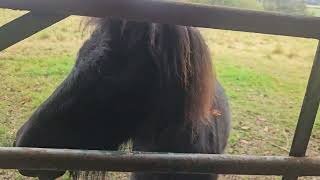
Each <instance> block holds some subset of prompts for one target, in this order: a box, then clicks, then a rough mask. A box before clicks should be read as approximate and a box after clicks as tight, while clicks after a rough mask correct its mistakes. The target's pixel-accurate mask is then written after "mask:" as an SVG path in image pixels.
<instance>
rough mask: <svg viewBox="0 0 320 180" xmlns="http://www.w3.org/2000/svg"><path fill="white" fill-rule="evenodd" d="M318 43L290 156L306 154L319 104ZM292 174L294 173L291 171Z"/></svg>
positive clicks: (290, 177)
mask: <svg viewBox="0 0 320 180" xmlns="http://www.w3.org/2000/svg"><path fill="white" fill-rule="evenodd" d="M319 77H320V43H318V49H317V52H316V56H315V60H314V63H313V66H312V70H311V74H310V78H309V82H308V86H307V90H306V95H305V97H304V100H303V104H302V108H301V112H300V116H299V120H298V124H297V127H296V131H295V134H294V138H293V142H292V146H291V150H290V156H295V157H303V156H305V154H306V151H307V148H308V144H309V140H310V136H311V133H312V129H313V125H314V122H315V119H316V116H317V112H318V108H319V103H320V78H319ZM292 172H294V171H292ZM297 178H298V176H292V175H291V176H285V177H283V180H293V179H297Z"/></svg>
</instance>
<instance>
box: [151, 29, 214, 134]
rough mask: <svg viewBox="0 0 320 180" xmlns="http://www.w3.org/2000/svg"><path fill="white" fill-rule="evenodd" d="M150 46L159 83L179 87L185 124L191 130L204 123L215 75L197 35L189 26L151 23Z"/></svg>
mask: <svg viewBox="0 0 320 180" xmlns="http://www.w3.org/2000/svg"><path fill="white" fill-rule="evenodd" d="M150 47H151V52H152V54H153V60H154V61H156V64H157V65H158V68H159V69H160V72H161V74H162V81H164V83H167V84H169V86H167V88H172V86H170V84H177V85H180V88H181V90H182V91H183V92H180V93H184V105H185V108H184V115H185V118H186V119H188V120H189V121H188V122H190V123H192V126H193V128H197V126H198V125H199V124H201V123H207V120H208V117H209V113H210V111H211V109H212V101H213V97H214V94H213V93H214V90H213V89H214V80H215V77H214V75H215V74H214V71H213V67H212V62H211V57H210V54H209V51H208V48H207V45H206V44H205V42H204V40H203V38H202V36H201V34H200V32H199V31H198V30H197V29H195V28H192V27H185V26H174V25H159V24H153V25H152V26H151V30H150ZM172 81H175V82H172ZM178 88H179V87H178ZM173 92H174V91H173Z"/></svg>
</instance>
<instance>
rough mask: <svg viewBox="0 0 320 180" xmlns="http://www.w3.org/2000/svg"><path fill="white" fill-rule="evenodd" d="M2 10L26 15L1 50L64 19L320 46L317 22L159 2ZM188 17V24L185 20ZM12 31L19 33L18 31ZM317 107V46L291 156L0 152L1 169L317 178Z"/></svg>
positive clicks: (41, 3)
mask: <svg viewBox="0 0 320 180" xmlns="http://www.w3.org/2000/svg"><path fill="white" fill-rule="evenodd" d="M0 8H9V9H16V10H28V11H30V12H29V13H27V14H25V15H23V16H21V17H19V18H17V19H15V20H13V21H11V22H9V23H8V24H6V25H4V26H2V27H0V51H1V50H4V49H6V48H7V47H9V46H11V45H13V44H15V43H17V42H19V41H21V40H23V39H25V38H27V37H29V36H31V35H33V34H35V33H37V32H38V31H41V30H42V29H44V28H46V27H49V26H51V25H53V24H54V23H56V22H59V21H60V20H62V19H64V18H66V17H68V16H69V15H80V16H92V17H105V16H114V17H121V18H126V19H129V20H136V21H148V22H156V23H167V24H176V25H185V26H195V27H206V28H215V29H225V30H234V31H244V32H255V33H263V34H274V35H285V36H294V37H303V38H313V39H318V40H319V39H320V18H316V17H301V16H291V15H283V14H277V13H267V12H258V11H250V10H241V9H235V8H226V7H217V6H205V5H195V4H186V3H180V2H171V1H160V0H159V1H157V0H139V1H133V0H104V1H102V0H90V1H88V0H55V1H52V0H1V1H0ZM186 17H187V18H186ZM17 27H22V28H23V31H21V30H20V29H19V28H17ZM319 101H320V46H319V45H318V50H317V53H316V55H315V60H314V63H313V67H312V70H311V75H310V79H309V83H308V86H307V90H306V94H305V97H304V101H303V105H302V108H301V112H300V116H299V119H298V123H297V127H296V131H295V135H294V139H293V143H292V147H291V151H290V154H289V156H287V157H283V156H237V155H212V154H210V155H209V154H174V153H172V154H171V153H169V154H159V153H139V152H134V153H124V152H107V151H85V150H59V149H37V148H5V147H2V148H0V168H2V169H29V170H33V169H41V170H109V171H150V172H184V173H218V174H242V175H283V176H284V177H283V179H284V180H287V179H290V180H291V179H297V178H298V176H320V158H308V157H304V156H305V153H306V150H307V146H308V142H309V139H310V136H311V132H312V128H313V124H314V121H315V117H316V114H317V110H318V107H319Z"/></svg>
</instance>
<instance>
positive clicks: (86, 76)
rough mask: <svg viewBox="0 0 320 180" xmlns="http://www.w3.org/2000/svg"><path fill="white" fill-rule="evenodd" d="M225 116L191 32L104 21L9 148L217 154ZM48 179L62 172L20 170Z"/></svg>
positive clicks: (150, 176) (157, 177)
mask: <svg viewBox="0 0 320 180" xmlns="http://www.w3.org/2000/svg"><path fill="white" fill-rule="evenodd" d="M229 126H230V114H229V107H228V102H227V98H226V96H225V94H224V90H223V88H222V87H221V85H220V84H219V83H218V81H217V79H216V76H215V73H214V70H213V67H212V62H211V58H210V55H209V53H208V49H207V46H206V44H205V42H204V40H203V39H202V36H201V35H200V33H199V32H198V30H197V29H194V28H191V27H185V26H175V25H165V24H156V23H145V22H132V21H126V20H121V19H113V18H104V19H99V20H97V21H96V29H95V31H94V32H93V33H92V35H91V37H90V39H89V40H87V41H86V42H85V43H84V45H83V47H82V48H81V49H80V51H79V54H78V58H77V62H76V64H75V66H74V68H73V69H72V72H71V73H70V74H69V76H68V77H67V78H66V80H65V81H64V82H63V83H62V84H61V85H60V86H59V87H58V88H57V89H56V90H55V92H54V93H53V94H52V95H51V96H50V97H49V98H48V100H46V101H45V102H44V103H43V104H42V105H41V106H40V107H39V108H38V109H37V110H36V112H34V114H33V115H32V117H31V118H30V119H29V121H27V122H26V123H25V124H24V125H23V126H22V127H21V129H20V130H19V131H18V133H17V137H16V142H15V146H18V147H42V148H70V149H95V150H117V149H118V147H119V145H121V144H122V143H124V142H127V141H128V140H130V139H131V140H132V142H133V150H134V151H155V152H184V153H223V151H224V148H225V146H226V143H227V139H228V136H229ZM20 173H22V174H23V175H26V176H37V177H40V178H41V177H46V178H56V177H59V176H61V175H62V174H63V173H64V172H45V171H22V170H21V171H20ZM216 178H217V176H216V175H214V174H208V175H204V174H193V175H191V174H156V173H142V172H141V173H133V175H132V176H131V179H133V180H209V179H210V180H212V179H216Z"/></svg>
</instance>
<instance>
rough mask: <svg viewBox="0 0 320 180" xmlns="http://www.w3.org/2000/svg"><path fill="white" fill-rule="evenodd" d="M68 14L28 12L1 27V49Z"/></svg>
mask: <svg viewBox="0 0 320 180" xmlns="http://www.w3.org/2000/svg"><path fill="white" fill-rule="evenodd" d="M66 17H67V15H61V14H60V15H48V14H35V13H30V12H29V13H27V14H25V15H23V16H21V17H19V18H17V19H15V20H13V21H11V22H9V23H7V24H5V25H3V26H2V27H0V51H2V50H4V49H6V48H8V47H10V46H12V45H14V44H15V43H17V42H19V41H22V40H24V39H26V38H28V37H30V36H32V35H33V34H35V33H37V32H39V31H41V30H42V29H45V28H47V27H49V26H51V25H53V24H55V23H57V22H59V21H61V20H62V19H64V18H66Z"/></svg>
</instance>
